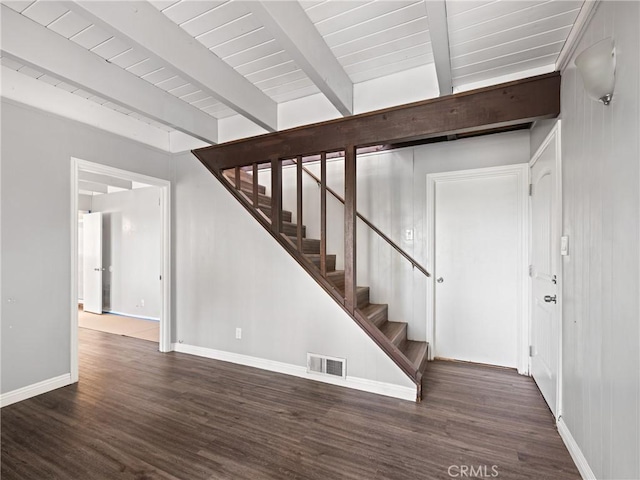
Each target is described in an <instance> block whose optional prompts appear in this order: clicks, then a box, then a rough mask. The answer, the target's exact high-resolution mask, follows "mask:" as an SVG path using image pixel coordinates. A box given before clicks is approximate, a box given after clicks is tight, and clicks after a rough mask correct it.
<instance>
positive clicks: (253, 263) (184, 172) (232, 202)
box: [173, 154, 415, 399]
mask: <svg viewBox="0 0 640 480" xmlns="http://www.w3.org/2000/svg"><path fill="white" fill-rule="evenodd" d="M174 232H175V238H174V246H175V247H174V248H175V250H174V252H175V270H174V272H175V274H174V278H175V285H174V299H175V302H174V309H175V314H174V318H175V325H174V331H173V342H174V343H175V344H176V348H177V349H178V350H181V351H190V352H191V353H198V352H201V353H203V354H204V355H205V356H206V355H208V354H209V353H210V354H211V356H215V355H216V354H217V353H219V352H226V353H230V354H232V355H236V357H234V358H240V357H238V356H245V357H242V358H244V359H246V357H252V358H254V359H260V360H262V362H261V365H262V366H264V367H266V368H268V366H269V362H271V364H272V365H276V369H278V368H277V367H278V366H283V365H288V366H293V367H298V369H304V368H306V362H307V352H311V353H317V354H322V355H328V356H332V357H337V358H345V359H346V360H347V364H346V372H347V380H349V378H350V377H351V378H354V379H360V380H364V382H359V383H360V384H362V383H366V381H370V382H371V383H376V384H379V385H387V386H388V387H389V389H390V390H394V391H396V390H397V391H403V392H405V395H404V397H403V398H408V399H410V398H412V397H411V396H407V395H406V393H407V392H413V397H415V386H414V385H413V383H412V382H411V381H410V380H409V379H408V378H407V377H406V375H405V374H404V373H403V372H402V371H401V370H400V369H399V368H398V367H397V366H396V365H395V364H394V362H393V361H392V360H391V359H389V358H388V357H387V356H386V355H385V354H384V352H383V351H381V350H380V349H379V348H378V347H377V346H376V345H375V343H374V342H373V341H372V340H371V339H370V338H369V337H368V336H367V335H366V334H365V333H364V332H363V331H362V330H361V329H360V327H358V325H356V324H355V323H354V322H353V320H352V319H351V318H350V317H349V316H348V315H347V314H346V313H345V312H344V311H343V310H342V309H341V308H340V307H339V306H338V305H337V304H336V303H335V301H334V300H333V299H332V298H330V297H329V296H328V295H327V294H326V292H325V291H324V290H323V289H322V288H321V287H320V286H319V285H318V284H317V283H316V282H315V281H314V280H313V279H312V278H311V277H310V276H309V275H308V274H307V272H305V271H304V270H303V269H302V268H301V267H300V266H299V265H298V264H297V263H296V261H295V260H294V259H293V258H292V257H291V256H290V255H289V254H288V253H287V252H286V251H285V250H284V249H283V248H282V247H281V246H280V245H279V244H278V243H276V242H275V241H274V240H273V238H272V237H271V236H270V234H269V233H268V232H267V231H266V230H265V229H264V228H263V227H262V226H261V225H260V224H259V223H258V222H256V221H255V219H254V218H253V217H251V216H250V215H249V214H248V213H247V211H246V210H245V209H244V208H243V206H242V205H241V204H240V203H239V202H238V201H237V200H236V199H235V198H233V197H232V196H231V195H230V194H229V193H228V191H227V190H226V189H225V188H224V187H223V186H222V185H221V184H220V182H219V181H218V180H217V179H216V178H215V177H213V176H212V175H211V174H210V173H209V172H208V171H207V170H206V169H205V168H204V167H203V166H202V164H201V163H200V162H199V161H198V160H197V159H196V158H195V157H193V156H192V155H190V154H185V155H180V156H176V158H175V188H174ZM237 328H241V329H242V331H241V337H242V338H241V339H236V329H237ZM189 347H200V349H190V348H189ZM274 362H275V363H274ZM289 370H291V369H289Z"/></svg>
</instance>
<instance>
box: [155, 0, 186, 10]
mask: <svg viewBox="0 0 640 480" xmlns="http://www.w3.org/2000/svg"><path fill="white" fill-rule="evenodd" d="M179 1H180V0H149V3H150V4H151V5H153V6H154V7H156V8H157V9H158V10H164V9H165V8H169V7H170V6H171V5H174V4H176V3H178V2H179Z"/></svg>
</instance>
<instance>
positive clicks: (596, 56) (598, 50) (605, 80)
mask: <svg viewBox="0 0 640 480" xmlns="http://www.w3.org/2000/svg"><path fill="white" fill-rule="evenodd" d="M614 47H615V46H614V43H613V39H612V38H611V37H609V38H605V39H604V40H601V41H599V42H598V43H596V44H595V45H592V46H591V47H589V48H587V49H586V50H585V51H584V52H582V53H581V54H580V55H578V57H577V58H576V61H575V63H576V67H578V71H579V72H580V75H581V76H582V81H583V83H584V89H585V90H586V91H587V93H588V94H589V96H590V97H591V98H593V99H594V100H600V101H601V102H602V103H604V104H605V105H609V103H611V98H612V97H613V87H614V85H615V82H616V77H615V72H616V55H615V48H614Z"/></svg>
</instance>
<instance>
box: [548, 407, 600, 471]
mask: <svg viewBox="0 0 640 480" xmlns="http://www.w3.org/2000/svg"><path fill="white" fill-rule="evenodd" d="M556 425H557V427H558V433H559V434H560V437H561V438H562V440H563V441H564V444H565V445H566V446H567V450H569V454H570V455H571V458H573V461H574V462H575V464H576V467H578V471H579V472H580V475H581V476H582V478H583V479H584V480H596V476H595V474H594V473H593V470H591V467H590V466H589V462H587V459H586V458H585V457H584V455H583V453H582V450H580V447H579V446H578V444H577V443H576V441H575V439H574V438H573V435H571V432H570V431H569V427H567V424H566V423H564V420H563V419H562V417H560V419H559V420H558V423H557V424H556Z"/></svg>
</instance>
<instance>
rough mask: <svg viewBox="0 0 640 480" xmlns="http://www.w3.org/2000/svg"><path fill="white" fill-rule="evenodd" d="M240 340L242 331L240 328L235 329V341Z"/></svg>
mask: <svg viewBox="0 0 640 480" xmlns="http://www.w3.org/2000/svg"><path fill="white" fill-rule="evenodd" d="M241 338H242V329H241V328H240V327H238V328H236V340H240V339H241Z"/></svg>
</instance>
